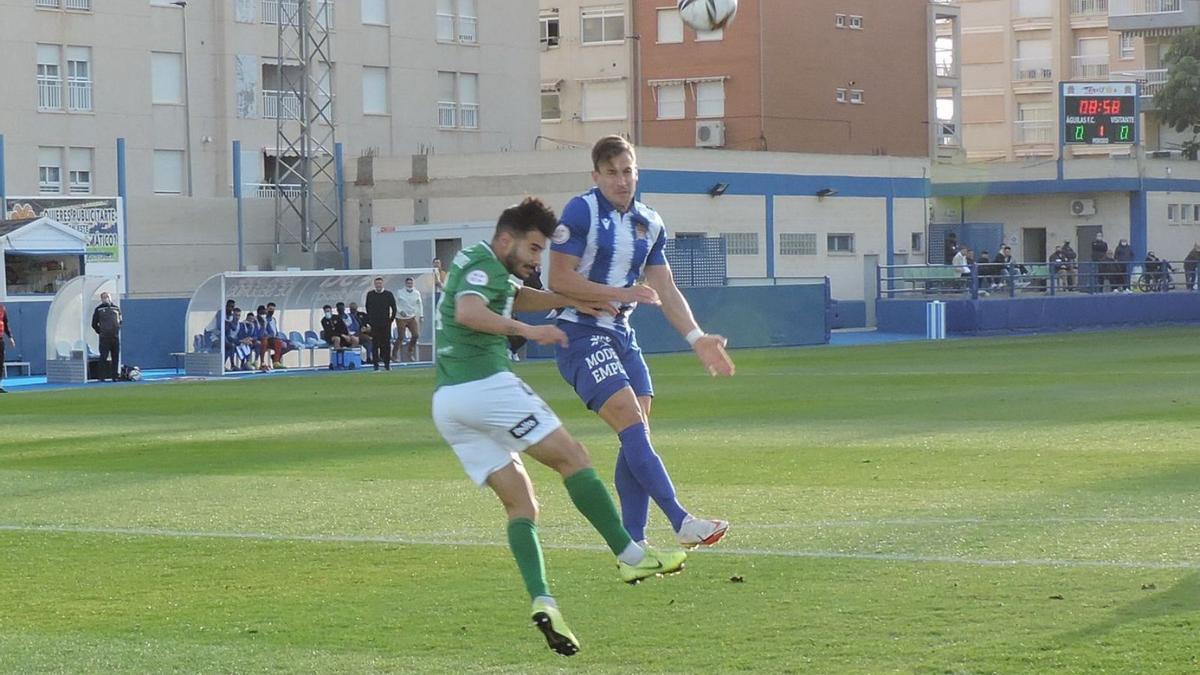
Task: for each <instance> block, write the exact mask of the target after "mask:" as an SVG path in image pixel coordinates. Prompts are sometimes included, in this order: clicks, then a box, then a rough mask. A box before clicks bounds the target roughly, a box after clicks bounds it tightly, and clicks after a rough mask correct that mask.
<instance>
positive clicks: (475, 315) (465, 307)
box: [454, 293, 567, 347]
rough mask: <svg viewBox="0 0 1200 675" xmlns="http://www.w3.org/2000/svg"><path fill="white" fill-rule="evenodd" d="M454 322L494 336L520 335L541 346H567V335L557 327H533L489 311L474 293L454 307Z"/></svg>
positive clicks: (465, 296)
mask: <svg viewBox="0 0 1200 675" xmlns="http://www.w3.org/2000/svg"><path fill="white" fill-rule="evenodd" d="M454 320H455V321H457V322H458V323H459V325H462V326H464V327H466V328H469V329H471V330H474V331H479V332H480V333H490V334H492V335H520V336H521V337H523V338H525V339H527V340H533V341H534V342H536V343H538V344H540V345H553V344H561V345H562V346H564V347H565V346H567V334H566V333H564V332H562V331H561V330H559V328H558V327H557V326H549V325H547V326H531V325H529V324H527V323H524V322H521V321H517V320H516V319H510V318H508V317H504V316H500V315H499V314H497V313H495V312H493V311H492V310H490V309H488V306H487V302H486V301H484V299H483V297H482V296H479V295H475V294H474V293H466V294H463V295H460V296H459V297H458V300H457V301H456V304H455V306H454Z"/></svg>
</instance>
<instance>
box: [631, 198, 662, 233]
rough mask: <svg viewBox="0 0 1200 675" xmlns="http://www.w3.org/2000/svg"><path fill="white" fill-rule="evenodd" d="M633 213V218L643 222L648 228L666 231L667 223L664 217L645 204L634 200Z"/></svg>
mask: <svg viewBox="0 0 1200 675" xmlns="http://www.w3.org/2000/svg"><path fill="white" fill-rule="evenodd" d="M631 211H632V212H633V217H634V218H635V219H637V220H640V221H642V222H643V223H644V224H645V225H646V227H648V228H650V229H656V228H659V229H666V223H664V222H663V219H662V216H661V215H659V213H658V211H655V210H654V209H653V208H651V207H650V206H648V205H646V204H645V203H643V202H640V201H637V200H634V202H633V208H632V209H631Z"/></svg>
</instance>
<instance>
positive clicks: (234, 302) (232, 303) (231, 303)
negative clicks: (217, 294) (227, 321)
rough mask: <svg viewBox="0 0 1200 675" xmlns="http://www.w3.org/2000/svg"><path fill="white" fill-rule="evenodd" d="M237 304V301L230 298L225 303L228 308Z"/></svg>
mask: <svg viewBox="0 0 1200 675" xmlns="http://www.w3.org/2000/svg"><path fill="white" fill-rule="evenodd" d="M236 304H237V301H236V300H234V299H233V298H230V299H228V300H226V301H225V306H226V307H228V306H230V305H236Z"/></svg>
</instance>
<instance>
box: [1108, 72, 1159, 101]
mask: <svg viewBox="0 0 1200 675" xmlns="http://www.w3.org/2000/svg"><path fill="white" fill-rule="evenodd" d="M1109 79H1110V80H1121V81H1128V80H1133V81H1135V82H1137V83H1138V84H1140V85H1141V87H1139V91H1138V93H1139V98H1140V99H1141V100H1140V101H1138V102H1139V103H1140V104H1141V106H1142V110H1154V95H1155V94H1157V93H1158V92H1159V91H1161V90H1162V88H1163V85H1165V84H1166V83H1167V69H1166V68H1155V69H1153V70H1125V71H1121V72H1119V73H1110V74H1109Z"/></svg>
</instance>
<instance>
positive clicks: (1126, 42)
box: [1121, 33, 1134, 60]
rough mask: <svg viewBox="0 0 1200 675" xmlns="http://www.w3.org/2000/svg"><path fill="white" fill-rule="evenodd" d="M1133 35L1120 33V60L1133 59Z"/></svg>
mask: <svg viewBox="0 0 1200 675" xmlns="http://www.w3.org/2000/svg"><path fill="white" fill-rule="evenodd" d="M1133 40H1134V38H1133V33H1121V59H1122V60H1128V59H1132V58H1133V55H1134V54H1133Z"/></svg>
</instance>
